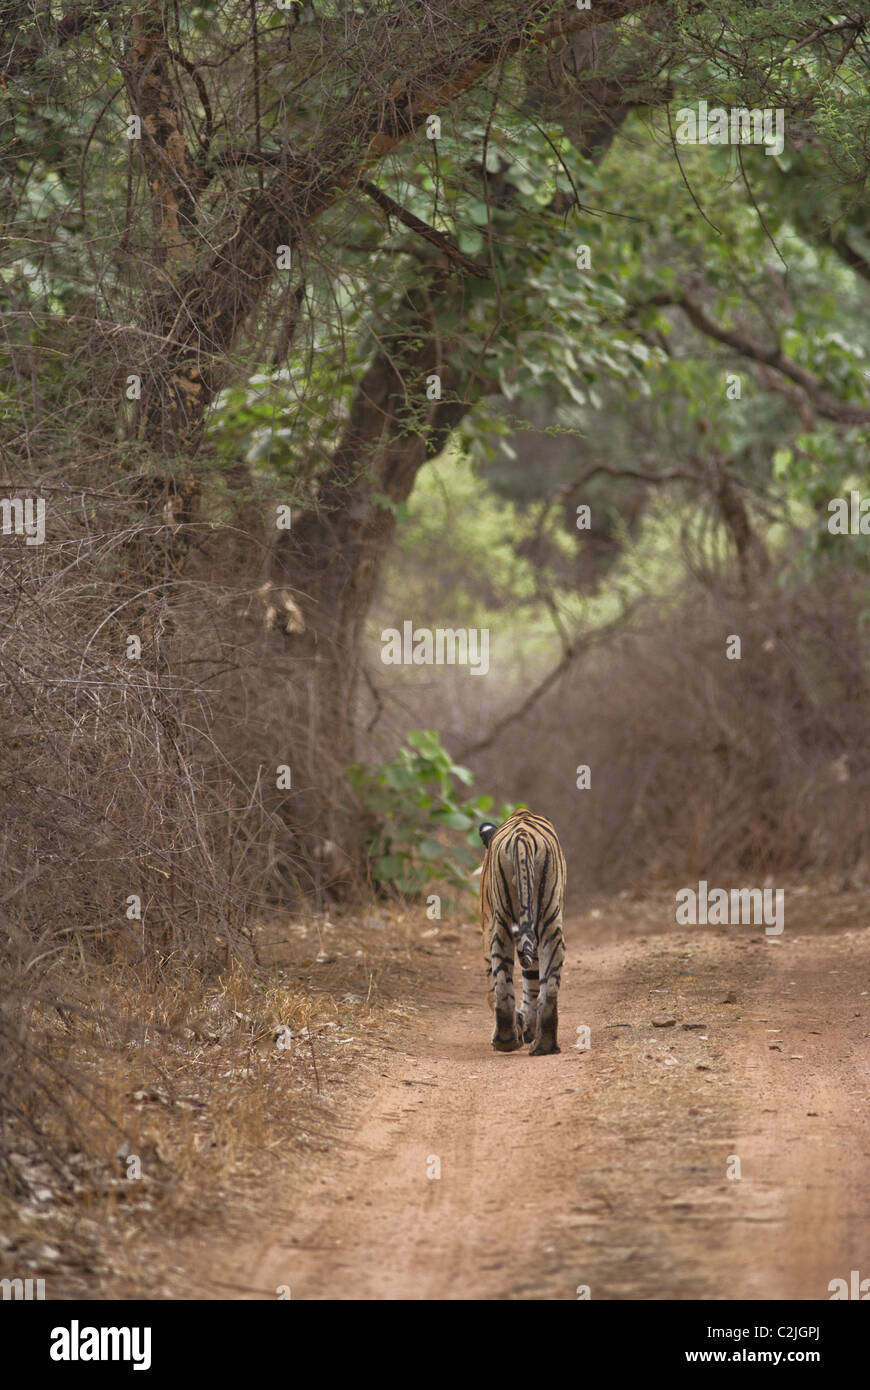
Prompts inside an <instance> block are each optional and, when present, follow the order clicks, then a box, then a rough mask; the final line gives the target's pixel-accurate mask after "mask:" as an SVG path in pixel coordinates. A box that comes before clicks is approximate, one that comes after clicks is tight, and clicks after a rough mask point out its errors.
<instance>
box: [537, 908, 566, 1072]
mask: <svg viewBox="0 0 870 1390" xmlns="http://www.w3.org/2000/svg"><path fill="white" fill-rule="evenodd" d="M538 950H539V960H540V972H541V981H540V992H539V994H538V1009H537V1017H536V1020H535V1039H534V1042H533V1043H532V1045H531V1047H530V1048H529V1056H530V1057H534V1056H539V1057H543V1056H546V1055H547V1054H548V1053H551V1052H561V1050H562V1049H561V1048H560V1047H559V1043H558V1041H557V1033H558V1031H559V1006H558V1001H559V984H560V982H561V978H562V962H563V960H564V959H565V941H564V939H563V936H562V915H561V913H560V914H559V916H558V917H557V918H556V919H555V921H554V922H553V923H552V924H551V925H550V926H549V927H548V929H547V930H546V931H545V933H544V939H543V940H542V941H541V943H540V946H539V948H538Z"/></svg>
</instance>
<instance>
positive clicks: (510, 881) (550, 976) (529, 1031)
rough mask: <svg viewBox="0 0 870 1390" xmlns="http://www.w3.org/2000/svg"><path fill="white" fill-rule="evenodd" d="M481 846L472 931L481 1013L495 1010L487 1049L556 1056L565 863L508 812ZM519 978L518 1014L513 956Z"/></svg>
mask: <svg viewBox="0 0 870 1390" xmlns="http://www.w3.org/2000/svg"><path fill="white" fill-rule="evenodd" d="M479 834H480V838H481V840H482V841H483V843H484V845H485V846H486V854H485V855H484V858H483V867H482V869H481V873H480V925H481V927H482V929H483V958H484V961H485V962H486V977H487V985H488V989H489V1006H490V1008H491V1009H492V1008H494V1010H495V1031H494V1033H493V1035H492V1045H493V1047H494V1048H495V1050H496V1052H513V1051H514V1050H515V1049H516V1048H518V1047H522V1045H523V1043H524V1042H528V1043H531V1044H532V1045H531V1047H530V1048H529V1055H530V1056H533V1055H538V1056H541V1055H544V1054H546V1053H548V1052H559V1051H560V1048H559V1044H558V1042H557V1040H556V1033H557V1029H558V1007H557V1005H558V995H559V981H560V978H561V974H562V962H563V960H564V959H565V941H564V938H563V936H562V910H563V907H564V903H565V856H564V855H563V853H562V847H561V845H560V844H559V838H558V836H557V834H556V832H555V830H554V829H553V827H552V825H551V824H550V822H549V821H548V820H545V819H544V817H543V816H536V815H534V814H533V813H532V812H531V811H523V810H521V811H514V813H513V815H512V816H509V817H508V819H507V820H506V821H505V822H504V823H503V824H502V825H498V826H497V825H493V824H492V823H491V822H486V823H485V824H483V825H481V826H480V829H479ZM515 949H516V953H517V955H518V956H519V958H520V965H521V967H522V971H523V1005H522V1012H521V1013H517V1012H516V1006H515V1002H514V950H515Z"/></svg>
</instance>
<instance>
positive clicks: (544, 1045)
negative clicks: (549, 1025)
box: [529, 1038, 562, 1057]
mask: <svg viewBox="0 0 870 1390" xmlns="http://www.w3.org/2000/svg"><path fill="white" fill-rule="evenodd" d="M561 1051H562V1049H561V1047H560V1046H559V1044H558V1043H557V1042H556V1039H555V1038H535V1040H534V1042H533V1043H532V1045H531V1047H530V1048H529V1056H530V1057H549V1056H551V1055H552V1054H553V1053H554V1052H561Z"/></svg>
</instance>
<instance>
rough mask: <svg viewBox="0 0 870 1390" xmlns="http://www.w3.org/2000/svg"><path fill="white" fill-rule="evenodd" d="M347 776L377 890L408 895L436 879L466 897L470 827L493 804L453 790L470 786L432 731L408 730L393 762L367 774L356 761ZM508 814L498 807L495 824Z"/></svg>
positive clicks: (473, 829) (473, 841) (474, 841)
mask: <svg viewBox="0 0 870 1390" xmlns="http://www.w3.org/2000/svg"><path fill="white" fill-rule="evenodd" d="M350 778H351V782H352V784H353V786H354V787H355V788H356V790H357V792H358V793H359V794H360V795H361V798H362V801H363V805H364V807H365V810H366V812H367V813H368V816H369V818H370V821H371V824H372V827H373V828H372V833H371V836H370V839H369V841H368V844H367V845H366V855H367V858H368V862H369V867H370V874H371V877H372V880H373V882H374V883H375V884H376V885H377V886H378V887H379V888H381V889H388V890H389V889H392V890H394V891H395V892H397V893H402V894H407V895H409V896H414V895H416V894H419V893H421V892H422V890H423V888H424V887H425V885H426V884H427V883H429V882H432V881H433V880H435V879H438V880H443V881H445V882H447V883H450V884H451V885H453V886H454V887H456V888H462V889H465V890H466V891H467V892H470V891H473V890H472V881H471V879H470V877H469V875H470V871H471V870H472V869H473V868H474V866H475V864H476V863H477V859H478V853H475V851H474V850H473V849H472V848H471V847H472V846H477V847H478V850H479V841H478V838H477V827H478V825H479V824H480V822H481V821H482V820H483V819H484V818H485V817H487V816H489V815H491V812H492V806H493V799H492V797H491V796H478V797H474V798H469V799H467V800H461V799H460V793H459V790H458V788H457V787H456V785H455V784H456V783H457V782H459V783H462V784H463V785H465V786H469V785H470V784H471V782H472V774H471V773H470V772H469V770H468V768H467V767H461V766H460V765H459V764H458V763H454V761H453V759H452V758H451V756H450V754H449V753H448V752H447V750H446V749H445V748H443V747H442V745H441V740H440V738H439V737H438V734H437V733H436V731H435V730H434V729H413V730H412V731H411V732H410V733H409V734H408V736H407V740H406V743H405V745H404V746H403V747H402V748H400V749H399V751H398V752H397V753H396V754H395V756H394V757H392V758H390V759H389V760H388V761H387V762H384V763H381V764H379V765H378V766H377V767H374V768H367V767H365V766H363V765H362V764H361V763H355V764H354V765H353V766H352V767H351V768H350ZM515 809H516V808H515V807H514V806H512V805H505V806H502V808H501V810H500V812H499V814H498V817H497V818H494V819H497V820H498V821H499V822H501V821H503V820H505V819H506V818H507V817H508V816H509V815H510V814H511V812H512V811H513V810H515ZM449 832H452V833H449ZM463 837H464V842H463Z"/></svg>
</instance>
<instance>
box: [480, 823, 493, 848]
mask: <svg viewBox="0 0 870 1390" xmlns="http://www.w3.org/2000/svg"><path fill="white" fill-rule="evenodd" d="M497 830H498V826H497V825H493V823H492V821H488V820H485V821H484V822H483V825H479V826H478V827H477V833H478V835H479V836H480V838H481V840H483V843H484V844H485V845H486V847H487V849H488V848H489V842H490V840H491V839H492V837H493V835H494V834H495V832H496V831H497Z"/></svg>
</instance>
